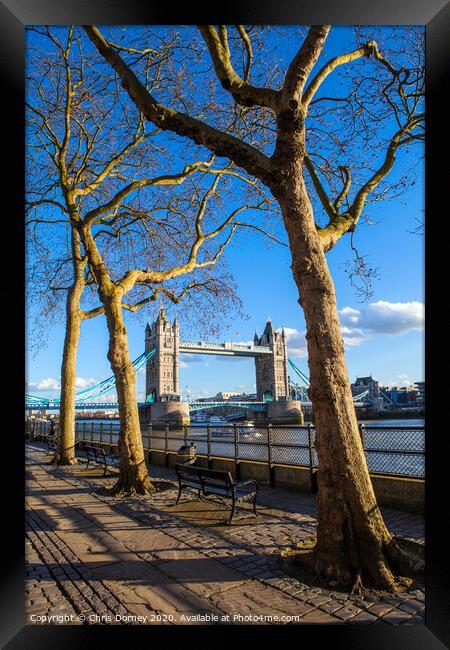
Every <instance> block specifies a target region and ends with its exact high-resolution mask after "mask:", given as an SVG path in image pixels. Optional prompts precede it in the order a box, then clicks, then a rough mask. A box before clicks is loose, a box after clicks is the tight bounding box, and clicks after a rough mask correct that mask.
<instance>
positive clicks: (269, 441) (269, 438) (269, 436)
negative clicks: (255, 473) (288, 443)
mask: <svg viewBox="0 0 450 650" xmlns="http://www.w3.org/2000/svg"><path fill="white" fill-rule="evenodd" d="M267 463H268V465H269V483H270V485H275V476H274V475H273V467H272V424H271V423H270V422H269V424H268V425H267Z"/></svg>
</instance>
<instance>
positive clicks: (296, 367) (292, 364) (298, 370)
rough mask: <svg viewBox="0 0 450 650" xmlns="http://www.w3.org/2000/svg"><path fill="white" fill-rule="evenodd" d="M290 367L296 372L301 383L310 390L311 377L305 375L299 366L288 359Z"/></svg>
mask: <svg viewBox="0 0 450 650" xmlns="http://www.w3.org/2000/svg"><path fill="white" fill-rule="evenodd" d="M288 363H289V365H290V366H291V367H292V368H293V370H294V372H295V373H296V375H297V377H299V379H300V381H302V382H303V383H304V384H305V386H307V388H309V377H307V376H306V375H305V373H304V372H302V371H301V370H300V368H299V367H298V366H297V364H296V363H294V362H293V361H292V360H291V359H288Z"/></svg>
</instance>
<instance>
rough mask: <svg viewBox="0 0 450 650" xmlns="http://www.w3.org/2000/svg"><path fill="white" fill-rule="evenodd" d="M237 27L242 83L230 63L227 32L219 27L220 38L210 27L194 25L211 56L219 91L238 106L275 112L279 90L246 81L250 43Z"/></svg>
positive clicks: (223, 27) (242, 31)
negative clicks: (243, 53) (241, 48)
mask: <svg viewBox="0 0 450 650" xmlns="http://www.w3.org/2000/svg"><path fill="white" fill-rule="evenodd" d="M237 28H238V31H239V34H240V36H241V38H242V40H243V41H244V45H245V47H246V49H247V55H248V60H247V68H246V73H245V80H244V79H241V77H240V76H239V75H238V74H237V73H236V72H235V70H234V68H233V66H232V64H231V56H230V48H229V47H228V39H227V29H226V27H225V25H220V36H219V34H218V33H217V31H216V29H215V27H214V25H198V29H199V31H200V33H201V34H202V36H203V38H204V40H205V43H206V45H207V47H208V50H209V53H210V55H211V59H212V62H213V65H214V70H215V72H216V75H217V78H218V79H219V81H220V83H221V85H222V88H224V90H228V91H229V92H230V93H231V95H232V96H233V98H234V99H235V100H236V102H237V103H238V104H240V105H241V106H246V107H250V106H255V105H256V106H265V107H267V108H271V109H272V110H274V111H275V112H276V111H277V109H278V103H279V96H280V93H279V91H278V90H274V89H273V88H257V87H256V86H251V85H250V84H249V83H248V82H247V80H246V79H247V77H248V73H249V70H250V61H251V58H252V51H251V44H250V41H249V38H248V34H247V32H246V31H245V29H244V27H243V25H238V26H237Z"/></svg>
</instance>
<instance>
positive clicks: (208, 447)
mask: <svg viewBox="0 0 450 650" xmlns="http://www.w3.org/2000/svg"><path fill="white" fill-rule="evenodd" d="M206 457H207V459H208V469H211V426H210V425H209V424H207V425H206Z"/></svg>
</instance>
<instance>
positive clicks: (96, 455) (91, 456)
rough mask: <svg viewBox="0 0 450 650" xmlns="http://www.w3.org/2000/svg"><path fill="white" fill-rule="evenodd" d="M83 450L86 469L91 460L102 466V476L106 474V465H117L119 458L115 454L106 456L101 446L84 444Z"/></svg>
mask: <svg viewBox="0 0 450 650" xmlns="http://www.w3.org/2000/svg"><path fill="white" fill-rule="evenodd" d="M83 451H84V452H85V454H86V469H87V468H88V467H89V464H90V463H91V462H93V463H95V464H96V465H100V466H101V467H103V476H105V474H106V469H107V467H108V465H110V466H112V467H119V458H117V456H107V455H106V454H105V450H104V449H103V447H96V446H95V445H84V447H83Z"/></svg>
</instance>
